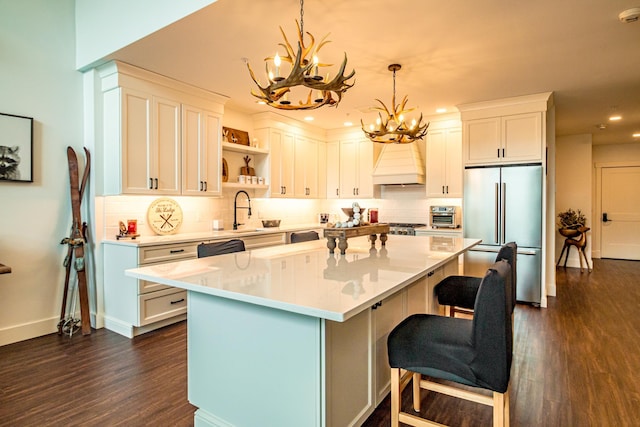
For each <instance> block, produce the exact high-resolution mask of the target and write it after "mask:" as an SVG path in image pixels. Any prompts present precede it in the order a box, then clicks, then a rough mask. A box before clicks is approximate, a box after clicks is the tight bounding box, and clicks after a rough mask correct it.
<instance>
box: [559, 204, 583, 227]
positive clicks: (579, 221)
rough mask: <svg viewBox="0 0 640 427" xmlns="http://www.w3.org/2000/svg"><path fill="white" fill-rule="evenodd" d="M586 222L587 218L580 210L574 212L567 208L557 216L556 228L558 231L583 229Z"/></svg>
mask: <svg viewBox="0 0 640 427" xmlns="http://www.w3.org/2000/svg"><path fill="white" fill-rule="evenodd" d="M586 222H587V218H586V217H585V216H584V214H583V213H582V212H580V209H578V210H577V211H574V210H573V209H571V208H569V209H567V210H566V211H564V212H560V213H559V214H558V227H559V228H560V229H570V230H577V229H578V228H579V227H584V225H585V223H586Z"/></svg>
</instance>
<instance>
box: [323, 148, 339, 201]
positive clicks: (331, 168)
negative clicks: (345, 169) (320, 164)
mask: <svg viewBox="0 0 640 427" xmlns="http://www.w3.org/2000/svg"><path fill="white" fill-rule="evenodd" d="M325 149H326V153H327V166H326V170H327V182H326V187H327V199H339V198H340V143H339V142H337V141H335V142H328V143H327V144H325Z"/></svg>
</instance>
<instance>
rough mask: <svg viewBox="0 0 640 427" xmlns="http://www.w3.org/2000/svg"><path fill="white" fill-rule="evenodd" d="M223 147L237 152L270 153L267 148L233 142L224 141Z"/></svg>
mask: <svg viewBox="0 0 640 427" xmlns="http://www.w3.org/2000/svg"><path fill="white" fill-rule="evenodd" d="M222 149H223V150H225V151H235V152H236V153H245V154H269V150H267V149H266V148H256V147H250V146H248V145H241V144H233V143H231V142H223V143H222Z"/></svg>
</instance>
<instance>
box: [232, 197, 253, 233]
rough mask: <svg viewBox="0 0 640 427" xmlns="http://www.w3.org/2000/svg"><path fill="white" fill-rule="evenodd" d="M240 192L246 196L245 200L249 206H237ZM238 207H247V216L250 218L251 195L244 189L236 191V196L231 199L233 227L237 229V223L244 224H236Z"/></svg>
mask: <svg viewBox="0 0 640 427" xmlns="http://www.w3.org/2000/svg"><path fill="white" fill-rule="evenodd" d="M240 193H244V194H246V196H247V202H248V203H249V206H240V207H238V195H240ZM238 209H248V210H249V212H248V213H247V218H251V197H249V193H247V192H246V191H244V190H240V191H238V192H237V193H236V197H235V199H234V200H233V229H234V230H237V229H238V226H239V225H244V224H238Z"/></svg>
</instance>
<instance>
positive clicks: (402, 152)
mask: <svg viewBox="0 0 640 427" xmlns="http://www.w3.org/2000/svg"><path fill="white" fill-rule="evenodd" d="M372 175H373V183H374V184H382V185H385V184H424V182H425V179H424V163H423V162H422V157H421V156H420V151H419V150H418V144H417V143H415V142H412V143H410V144H385V145H384V147H382V151H381V152H380V157H378V161H377V162H376V165H375V166H374V168H373V173H372Z"/></svg>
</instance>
